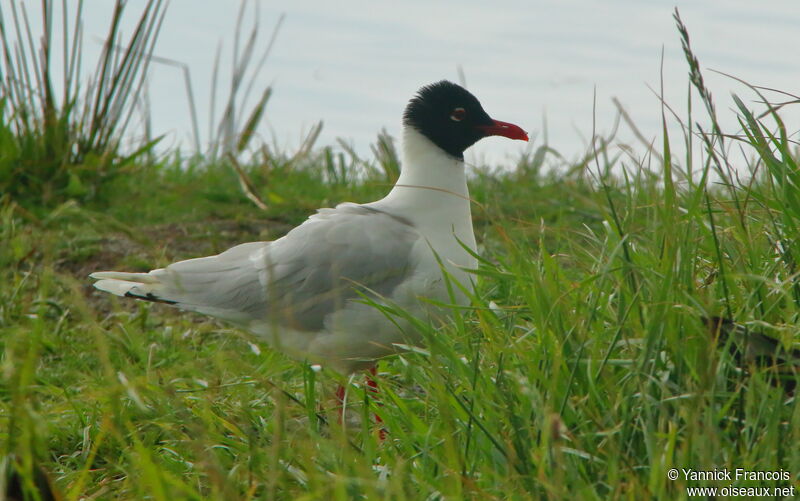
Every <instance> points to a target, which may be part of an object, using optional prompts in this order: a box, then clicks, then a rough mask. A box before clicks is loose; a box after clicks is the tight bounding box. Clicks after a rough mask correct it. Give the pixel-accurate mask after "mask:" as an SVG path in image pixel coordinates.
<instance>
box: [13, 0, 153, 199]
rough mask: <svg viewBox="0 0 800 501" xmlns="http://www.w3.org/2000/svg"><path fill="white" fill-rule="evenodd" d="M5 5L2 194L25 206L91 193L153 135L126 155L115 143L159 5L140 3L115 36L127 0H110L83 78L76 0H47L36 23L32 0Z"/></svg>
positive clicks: (134, 95)
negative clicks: (100, 39) (130, 24)
mask: <svg viewBox="0 0 800 501" xmlns="http://www.w3.org/2000/svg"><path fill="white" fill-rule="evenodd" d="M3 5H4V6H3V7H2V8H0V148H2V150H3V155H0V191H2V192H3V193H4V194H5V196H7V197H10V198H11V199H13V200H16V201H17V202H19V203H21V204H24V205H27V206H29V207H33V206H45V207H48V206H52V205H53V204H56V203H60V202H63V201H64V200H66V199H68V198H78V199H91V198H95V197H97V196H99V195H100V190H101V187H102V186H103V185H104V183H106V182H107V181H108V180H110V179H111V178H113V177H114V176H115V175H116V174H118V173H119V172H121V171H123V170H124V169H125V168H126V167H128V166H130V165H131V163H132V162H133V161H135V160H136V159H137V158H138V157H139V156H140V155H141V154H142V153H143V152H145V151H148V150H149V149H150V148H152V146H153V143H154V141H153V142H150V143H146V144H143V145H139V146H137V147H136V148H133V152H132V153H131V152H130V149H127V150H126V149H124V148H123V146H122V144H121V142H122V136H123V134H124V133H125V131H126V130H127V127H128V125H129V123H130V120H131V118H132V116H133V111H134V104H135V102H136V100H137V99H138V96H139V93H140V91H141V88H142V83H143V81H144V78H145V75H146V74H147V66H148V61H149V59H148V56H149V55H150V53H151V52H152V50H153V46H154V44H155V41H156V39H157V37H158V31H159V28H160V26H161V22H162V20H163V14H164V9H163V2H162V1H161V0H149V1H147V2H146V3H145V4H144V5H143V8H142V11H141V14H140V15H139V16H140V17H139V20H138V22H137V23H136V25H135V26H134V29H133V32H132V33H131V34H130V35H129V36H128V37H127V39H126V38H125V36H124V35H123V34H122V32H121V26H122V19H123V14H124V11H125V7H126V2H124V1H122V0H117V1H116V2H115V3H114V11H113V15H112V18H111V21H110V23H109V26H108V32H107V34H106V39H105V40H104V43H103V48H102V51H101V53H100V56H99V58H98V60H97V63H96V67H95V69H94V72H93V73H92V74H91V77H90V78H89V80H87V81H82V78H83V58H84V47H83V20H82V18H83V2H82V1H78V2H77V3H68V2H66V1H62V3H61V5H60V9H59V8H57V7H56V6H55V5H54V2H53V1H52V0H45V1H43V2H42V3H41V23H42V24H41V26H40V27H38V28H37V26H35V25H34V23H33V21H32V20H31V19H30V18H29V15H28V8H29V5H28V4H26V3H18V2H16V1H14V0H12V1H10V2H5V3H4V4H3ZM59 10H60V14H61V19H60V21H61V22H60V30H61V38H60V39H58V40H57V39H56V38H55V37H54V23H56V22H57V19H56V18H57V17H58V14H57V13H58V11H59ZM116 46H122V47H123V50H120V51H117V50H116V49H115V47H116ZM59 48H60V49H61V50H60V51H59ZM59 52H60V53H59ZM58 57H60V61H59V63H60V66H61V75H60V77H59V75H57V70H56V68H58V64H57V63H56V58H58ZM59 91H60V92H59Z"/></svg>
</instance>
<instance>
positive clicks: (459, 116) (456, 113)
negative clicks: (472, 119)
mask: <svg viewBox="0 0 800 501" xmlns="http://www.w3.org/2000/svg"><path fill="white" fill-rule="evenodd" d="M466 116H467V112H466V111H465V110H464V108H461V107H458V108H455V109H454V110H453V112H452V113H450V120H452V121H454V122H460V121H462V120H464V117H466Z"/></svg>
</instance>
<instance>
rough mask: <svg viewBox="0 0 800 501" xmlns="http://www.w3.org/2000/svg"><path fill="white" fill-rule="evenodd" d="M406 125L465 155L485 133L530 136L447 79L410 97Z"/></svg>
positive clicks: (443, 147)
mask: <svg viewBox="0 0 800 501" xmlns="http://www.w3.org/2000/svg"><path fill="white" fill-rule="evenodd" d="M403 125H404V126H406V127H413V128H414V129H416V130H417V131H419V132H420V133H421V134H423V135H424V136H425V137H427V138H428V139H430V140H431V141H432V142H433V144H435V145H436V146H438V147H440V148H441V149H443V150H444V151H446V152H447V153H449V154H450V155H453V156H454V157H457V158H464V150H466V149H467V148H469V147H470V146H472V145H473V144H475V143H476V142H477V141H478V140H479V139H481V138H484V137H486V136H494V135H499V136H505V137H508V138H511V139H521V140H524V141H527V140H528V136H527V134H525V131H523V130H522V129H520V128H519V127H517V126H516V125H512V124H509V123H505V122H499V121H497V120H492V118H491V117H489V115H488V114H487V113H486V112H485V111H483V107H482V106H481V103H480V102H479V101H478V99H477V98H476V97H475V96H473V95H472V94H470V93H469V91H467V89H465V88H463V87H461V86H460V85H456V84H454V83H452V82H448V81H447V80H442V81H441V82H436V83H433V84H430V85H426V86H425V87H423V88H421V89H420V90H419V92H418V93H417V95H416V96H414V98H412V99H411V101H409V103H408V106H406V110H405V112H404V113H403Z"/></svg>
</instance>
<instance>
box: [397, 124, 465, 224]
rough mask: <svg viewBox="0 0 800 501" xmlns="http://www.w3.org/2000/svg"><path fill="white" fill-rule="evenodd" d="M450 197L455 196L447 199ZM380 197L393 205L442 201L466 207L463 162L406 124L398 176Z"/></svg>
mask: <svg viewBox="0 0 800 501" xmlns="http://www.w3.org/2000/svg"><path fill="white" fill-rule="evenodd" d="M451 197H452V198H453V199H455V200H450V198H451ZM445 200H446V201H445ZM457 200H460V203H459V202H458V201H457ZM383 201H384V202H385V203H387V204H390V205H393V206H396V205H398V204H402V205H411V206H419V205H429V204H431V203H433V204H442V203H446V204H447V205H451V204H454V205H456V206H466V210H467V211H469V190H468V189H467V175H466V173H465V170H464V162H463V160H461V159H458V158H455V157H453V156H452V155H448V154H447V153H445V152H444V150H442V149H441V148H439V147H438V146H436V145H435V144H433V143H432V142H431V141H430V139H428V138H427V137H425V136H423V135H422V134H420V133H419V132H417V131H416V130H415V129H413V128H410V127H406V128H404V130H403V165H402V169H401V171H400V177H399V178H398V179H397V183H395V186H394V188H392V191H391V192H389V194H388V195H387V196H386V198H384V199H383Z"/></svg>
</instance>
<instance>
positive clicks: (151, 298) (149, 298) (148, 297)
mask: <svg viewBox="0 0 800 501" xmlns="http://www.w3.org/2000/svg"><path fill="white" fill-rule="evenodd" d="M125 297H132V298H134V299H141V300H142V301H150V302H152V303H163V304H178V302H177V301H170V300H169V299H161V298H160V297H157V296H154V295H153V293H152V292H148V293H147V294H145V295H144V296H142V295H141V294H134V293H133V292H131V291H128V292H126V293H125Z"/></svg>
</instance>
